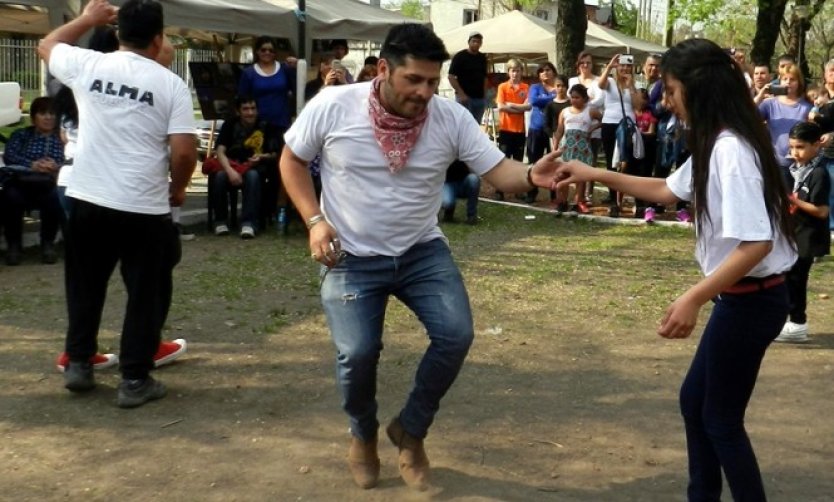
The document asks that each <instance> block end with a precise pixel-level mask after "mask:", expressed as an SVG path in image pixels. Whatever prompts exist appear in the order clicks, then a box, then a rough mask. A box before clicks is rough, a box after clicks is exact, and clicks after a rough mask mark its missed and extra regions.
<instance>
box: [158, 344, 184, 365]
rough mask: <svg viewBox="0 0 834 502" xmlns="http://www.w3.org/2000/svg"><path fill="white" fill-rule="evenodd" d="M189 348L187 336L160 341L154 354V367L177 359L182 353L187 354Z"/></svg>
mask: <svg viewBox="0 0 834 502" xmlns="http://www.w3.org/2000/svg"><path fill="white" fill-rule="evenodd" d="M187 348H188V343H186V341H185V338H177V339H176V340H174V341H172V342H166V341H162V342H160V343H159V349H158V350H157V351H156V354H154V356H153V364H154V367H156V368H159V367H160V366H165V365H166V364H170V363H172V362H174V361H176V360H177V359H178V358H179V357H180V356H181V355H183V354H185V351H186V350H187Z"/></svg>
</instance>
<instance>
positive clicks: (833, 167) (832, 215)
mask: <svg viewBox="0 0 834 502" xmlns="http://www.w3.org/2000/svg"><path fill="white" fill-rule="evenodd" d="M824 160H825V161H826V162H827V163H826V164H825V168H826V169H828V177H829V178H831V192H830V193H829V194H828V208H829V209H830V211H828V229H829V230H830V231H832V232H834V159H830V158H827V157H826V158H825V159H824Z"/></svg>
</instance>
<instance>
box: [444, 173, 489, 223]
mask: <svg viewBox="0 0 834 502" xmlns="http://www.w3.org/2000/svg"><path fill="white" fill-rule="evenodd" d="M479 193H481V178H479V177H478V175H476V174H472V173H469V174H468V175H467V176H466V178H464V179H462V180H460V181H447V182H446V183H444V184H443V202H441V206H442V207H443V209H444V210H447V211H448V210H450V209H451V210H452V211H454V210H455V201H456V200H457V199H466V217H467V218H475V217H476V216H478V194H479Z"/></svg>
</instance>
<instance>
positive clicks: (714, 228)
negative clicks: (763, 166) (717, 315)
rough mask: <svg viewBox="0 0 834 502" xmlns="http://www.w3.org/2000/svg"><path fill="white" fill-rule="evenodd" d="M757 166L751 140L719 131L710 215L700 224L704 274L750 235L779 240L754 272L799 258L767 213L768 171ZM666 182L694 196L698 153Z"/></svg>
mask: <svg viewBox="0 0 834 502" xmlns="http://www.w3.org/2000/svg"><path fill="white" fill-rule="evenodd" d="M767 153H769V152H767ZM757 166H758V155H757V154H756V152H755V151H754V150H753V148H752V147H751V146H750V145H749V144H748V143H747V142H746V141H744V140H742V139H741V138H739V137H738V136H736V135H735V134H734V133H732V132H730V131H724V132H722V133H721V134H719V135H718V138H717V139H716V141H715V146H714V147H713V149H712V154H711V155H710V159H709V179H708V180H707V209H708V211H709V217H710V219H709V220H708V221H705V222H704V224H703V225H699V226H698V227H697V228H698V237H697V245H696V247H695V259H696V260H698V263H699V264H700V266H701V270H702V271H703V273H704V275H707V276H708V275H710V274H712V273H713V272H715V270H716V269H717V268H718V267H720V266H721V264H722V263H724V260H726V259H727V257H728V256H729V255H730V253H732V252H733V250H734V249H735V248H736V247H738V245H739V244H741V243H742V242H745V241H773V249H771V251H770V253H769V254H768V255H767V256H765V258H764V259H763V260H762V261H761V262H759V263H758V264H757V265H756V266H755V267H753V269H752V270H750V272H748V273H747V275H748V276H751V277H767V276H769V275H773V274H780V273H783V272H786V271H787V270H789V269H790V268H791V266H793V263H794V262H795V261H796V256H797V254H796V251H795V250H794V249H793V248H792V247H791V245H790V242H789V241H788V239H787V238H786V237H785V236H784V235H782V234H781V233H780V232H779V231H778V229H776V228H775V227H774V226H773V225H772V223H771V221H770V217H769V216H768V214H767V209H766V207H765V200H764V195H763V180H762V175H761V173H760V172H759V168H758V167H757ZM666 185H667V186H668V187H669V189H670V190H671V191H672V192H673V193H674V194H675V195H676V196H677V197H678V198H679V199H681V200H687V201H692V199H693V198H694V191H693V188H692V157H690V158H689V159H688V160H687V161H686V162H684V164H683V165H682V166H681V167H679V168H678V169H677V170H676V171H675V172H674V173H672V174H671V175H670V176H669V177H668V178H666Z"/></svg>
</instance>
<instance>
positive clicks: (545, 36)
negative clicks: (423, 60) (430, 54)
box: [439, 11, 666, 61]
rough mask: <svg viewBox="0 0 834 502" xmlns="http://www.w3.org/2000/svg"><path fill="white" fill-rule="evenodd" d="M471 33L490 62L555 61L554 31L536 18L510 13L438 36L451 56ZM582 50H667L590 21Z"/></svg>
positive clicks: (610, 53) (595, 52)
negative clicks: (479, 38)
mask: <svg viewBox="0 0 834 502" xmlns="http://www.w3.org/2000/svg"><path fill="white" fill-rule="evenodd" d="M473 31H477V32H479V33H480V34H481V35H483V36H484V43H483V45H482V46H481V52H484V53H486V54H489V55H490V56H491V57H492V58H493V60H498V61H500V60H503V59H506V58H508V57H510V56H516V57H520V58H524V59H536V58H541V57H542V56H543V55H546V56H547V58H548V59H549V60H550V61H555V60H556V55H555V52H556V51H555V45H556V28H555V27H554V26H553V24H551V23H548V22H547V21H544V20H542V19H540V18H538V17H536V16H532V15H530V14H526V13H524V12H521V11H510V12H508V13H506V14H502V15H500V16H497V17H494V18H492V19H485V20H483V21H478V22H475V23H471V24H467V25H464V26H461V27H460V28H455V29H454V30H451V31H448V32H446V33H441V34H440V35H439V36H440V38H441V39H443V43H445V44H446V48H447V49H448V50H449V52H450V53H452V54H454V53H455V52H457V51H459V50H461V49H465V48H466V47H467V43H468V39H469V34H470V33H471V32H473ZM615 34H616V35H615ZM617 35H620V36H617ZM585 48H586V50H588V51H590V52H591V53H592V54H593V55H594V56H598V57H612V56H613V55H614V54H617V53H619V52H629V50H630V51H631V53H632V54H638V55H640V56H643V55H646V54H649V53H655V52H663V51H665V50H666V48H665V47H663V46H660V45H656V44H652V43H650V42H646V41H644V40H639V39H636V38H634V37H628V36H627V35H623V34H622V33H619V32H617V31H615V30H610V29H608V28H603V27H601V26H599V25H597V24H595V23H592V22H590V21H589V22H588V30H587V31H586V33H585Z"/></svg>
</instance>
